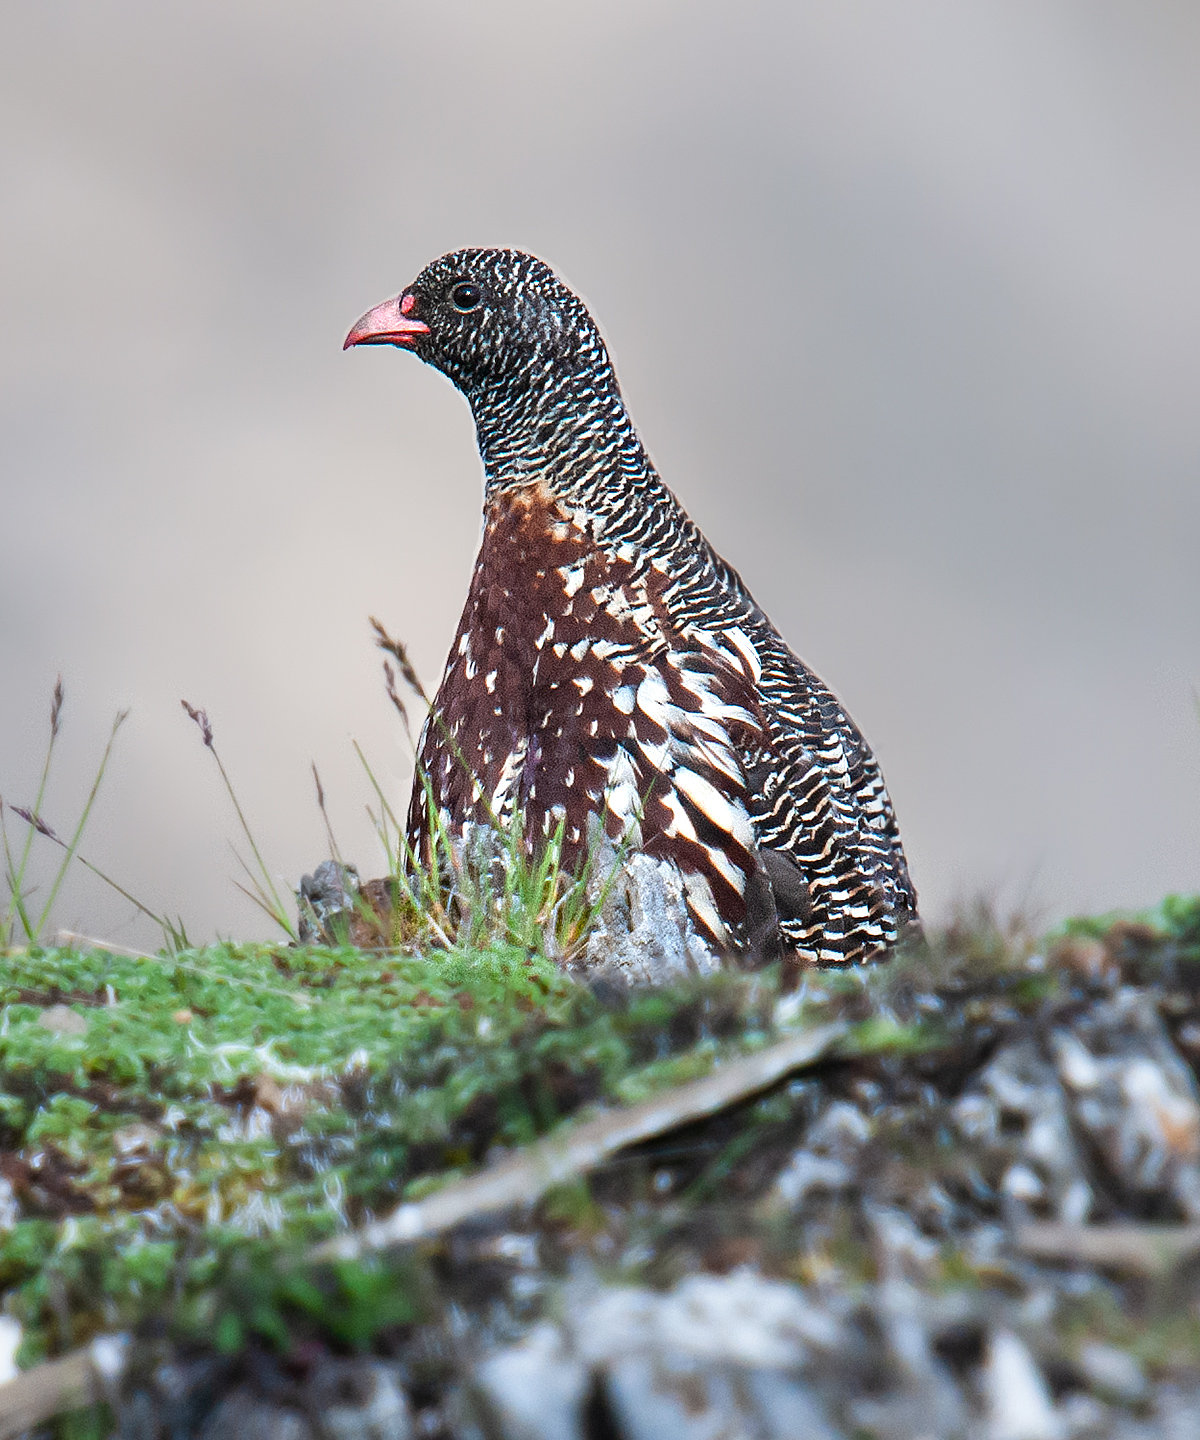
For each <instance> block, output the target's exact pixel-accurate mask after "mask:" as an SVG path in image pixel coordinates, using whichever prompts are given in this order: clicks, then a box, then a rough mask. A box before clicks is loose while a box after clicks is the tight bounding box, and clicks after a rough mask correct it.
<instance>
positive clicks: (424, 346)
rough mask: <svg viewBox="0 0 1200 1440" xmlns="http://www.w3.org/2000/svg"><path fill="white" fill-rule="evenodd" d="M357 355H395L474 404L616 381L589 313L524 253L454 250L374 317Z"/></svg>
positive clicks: (360, 332)
mask: <svg viewBox="0 0 1200 1440" xmlns="http://www.w3.org/2000/svg"><path fill="white" fill-rule="evenodd" d="M352 345H395V346H398V347H400V348H401V349H404V350H411V351H413V352H414V354H416V355H418V356H419V357H420V358H421V359H422V360H424V361H425V362H426V363H427V364H429V365H432V366H434V367H435V368H436V369H438V370H441V371H442V372H443V373H444V374H445V375H447V376H449V378H450V379H451V380H452V381H453V382H454V383H455V385H457V386H458V388H459V389H460V390H462V391H464V393H466V394H467V395H468V396H469V397H473V396H477V395H479V393H480V392H481V391H483V392H486V391H488V390H490V389H493V388H507V387H509V386H511V385H512V384H513V383H514V382H516V383H518V384H519V385H520V387H521V388H525V386H526V385H530V386H532V385H536V384H537V382H538V380H539V377H540V378H542V379H544V380H546V381H551V382H552V381H553V380H554V378H556V377H561V376H562V375H564V373H568V372H573V373H578V374H582V375H585V376H588V377H589V378H591V379H593V381H595V382H601V383H603V380H604V379H605V378H607V377H608V376H611V367H610V365H609V360H608V352H607V351H606V349H605V347H604V341H603V340H602V339H601V338H600V333H599V331H598V330H597V329H596V326H595V323H594V322H593V320H592V317H591V316H590V315H589V314H588V311H587V307H586V306H585V305H584V303H583V301H582V300H580V299H579V297H578V296H577V295H574V294H573V293H572V292H571V291H570V290H568V289H567V287H566V286H565V285H564V284H563V283H562V281H561V280H560V279H559V278H558V276H557V275H555V273H554V271H553V270H551V269H550V267H549V266H548V265H547V264H545V263H544V261H541V260H538V259H537V258H536V257H535V256H533V255H526V254H524V253H523V252H522V251H520V250H455V251H454V252H452V253H451V254H449V255H443V256H442V257H441V258H440V259H438V260H434V261H433V262H432V263H431V264H429V265H427V266H426V267H425V269H424V270H422V271H421V273H420V274H419V275H418V276H417V278H416V279H415V280H414V281H413V282H412V284H411V285H409V286H407V287H406V288H405V289H404V290H402V291H401V292H400V294H399V295H397V296H395V298H394V299H391V300H385V301H384V302H383V304H382V305H376V307H375V308H374V309H373V310H368V311H367V313H366V314H365V315H364V316H363V317H362V319H361V320H359V321H358V323H357V324H356V325H355V326H354V328H353V329H352V330H351V331H350V333H349V335H347V336H346V343H345V346H344V347H343V348H344V349H347V350H348V349H349V348H350V347H351V346H352Z"/></svg>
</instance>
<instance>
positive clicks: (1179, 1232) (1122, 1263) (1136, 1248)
mask: <svg viewBox="0 0 1200 1440" xmlns="http://www.w3.org/2000/svg"><path fill="white" fill-rule="evenodd" d="M1015 1245H1016V1248H1017V1249H1018V1250H1019V1251H1020V1252H1021V1254H1023V1255H1028V1256H1029V1257H1030V1258H1031V1259H1033V1260H1049V1261H1056V1260H1057V1261H1060V1262H1061V1263H1062V1264H1064V1265H1084V1266H1088V1267H1092V1266H1094V1267H1095V1268H1097V1269H1100V1270H1112V1271H1116V1272H1118V1273H1121V1274H1126V1275H1143V1276H1146V1277H1148V1278H1161V1277H1163V1276H1165V1275H1169V1274H1171V1272H1172V1271H1174V1270H1177V1269H1178V1268H1179V1266H1180V1265H1183V1264H1186V1263H1187V1262H1188V1261H1189V1260H1192V1259H1194V1258H1195V1257H1196V1256H1197V1255H1200V1225H1069V1224H1064V1223H1061V1222H1059V1221H1054V1220H1047V1221H1040V1222H1037V1223H1033V1224H1029V1225H1024V1226H1022V1227H1021V1229H1020V1230H1018V1231H1017V1234H1016V1237H1015Z"/></svg>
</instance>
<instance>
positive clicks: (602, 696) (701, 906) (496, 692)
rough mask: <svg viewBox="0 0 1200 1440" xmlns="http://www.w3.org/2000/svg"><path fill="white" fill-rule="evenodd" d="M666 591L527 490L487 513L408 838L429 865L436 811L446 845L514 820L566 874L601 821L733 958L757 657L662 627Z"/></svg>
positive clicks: (756, 865) (761, 740) (747, 850)
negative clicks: (677, 879)
mask: <svg viewBox="0 0 1200 1440" xmlns="http://www.w3.org/2000/svg"><path fill="white" fill-rule="evenodd" d="M667 578H668V577H666V576H665V574H664V573H663V572H662V570H660V569H656V568H655V566H654V565H653V564H652V563H650V562H649V561H648V560H647V559H646V558H645V557H644V555H641V554H640V553H639V552H637V551H636V550H634V549H633V547H629V546H620V545H618V546H616V547H612V548H610V547H607V546H605V545H604V543H603V536H602V535H601V536H600V537H598V538H597V537H595V536H594V535H593V534H592V533H590V531H589V529H588V520H587V519H586V518H584V517H578V516H574V515H572V514H571V513H570V512H568V511H567V510H565V509H564V508H563V507H561V506H560V505H559V504H557V503H556V502H555V501H554V500H553V499H552V498H551V497H550V496H549V495H548V494H547V493H546V492H545V491H544V490H543V489H542V488H541V487H540V486H538V485H530V486H526V487H522V488H520V489H517V490H514V491H508V492H505V493H502V494H501V495H500V496H498V497H496V498H495V499H494V500H493V501H492V503H491V505H490V506H489V509H488V512H487V516H486V523H485V529H484V536H483V541H482V544H481V546H480V551H479V556H478V559H477V562H476V566H475V573H474V576H473V579H472V583H471V589H470V593H469V595H468V597H467V603H466V607H465V609H464V610H463V615H462V620H461V621H460V624H459V629H458V634H457V636H456V639H455V642H454V646H453V648H452V649H451V653H450V658H449V660H448V662H447V667H446V672H445V675H444V677H443V679H442V684H441V687H440V689H439V691H438V695H437V699H436V700H435V702H434V709H433V713H432V715H431V717H430V719H429V721H428V722H427V724H426V727H425V730H424V733H423V736H422V740H421V747H420V763H421V766H422V767H423V770H424V773H425V774H426V775H427V777H428V781H429V790H428V794H427V793H426V791H425V789H424V788H423V787H422V786H417V787H416V788H415V789H414V796H413V805H412V809H411V812H410V816H409V830H410V835H409V839H410V843H411V844H412V845H413V847H414V851H415V852H416V853H417V854H418V855H420V856H422V858H423V859H424V860H425V861H426V862H428V860H429V845H430V831H431V825H430V815H429V813H428V810H429V807H428V799H429V797H430V796H431V797H432V800H433V803H434V806H435V807H436V809H437V810H438V812H440V815H441V819H442V822H443V823H444V824H445V825H446V827H447V828H448V829H450V830H451V832H452V833H455V832H459V831H461V829H462V827H463V826H464V825H465V824H470V823H480V824H496V823H498V824H499V825H501V826H508V825H509V824H510V823H511V821H512V817H513V815H514V814H515V813H516V812H518V811H519V812H520V814H521V816H522V824H523V827H524V833H525V834H526V836H527V837H529V838H530V840H531V843H536V839H537V837H539V836H544V835H547V834H549V833H552V832H553V831H554V830H555V829H556V828H557V827H558V826H559V825H560V824H561V825H562V827H563V842H564V847H563V848H564V860H565V863H566V864H567V865H568V866H571V867H576V866H578V865H579V864H581V863H582V862H583V860H584V858H585V856H586V853H587V848H588V845H589V840H590V838H591V837H592V836H594V834H595V829H596V827H595V823H594V822H592V824H591V825H589V816H597V817H600V819H601V820H602V823H603V827H604V829H605V831H606V833H607V834H608V836H609V837H610V839H612V840H614V841H616V842H620V841H621V840H623V839H628V840H629V841H630V842H631V843H632V844H634V845H636V846H637V847H638V848H639V849H642V850H645V851H647V852H648V853H650V854H653V855H658V856H661V857H663V858H668V859H671V860H673V861H675V862H676V863H677V864H678V865H679V867H680V870H681V873H682V874H683V875H684V878H685V883H686V884H687V887H688V894H689V900H690V902H691V908H692V910H693V913H694V915H695V917H696V918H697V920H698V921H699V922H700V923H701V925H702V926H703V927H704V929H706V930H707V931H708V932H709V935H710V937H711V938H712V939H713V941H714V942H715V943H717V944H718V945H721V946H725V945H728V944H736V943H743V942H744V933H743V932H744V930H745V927H746V923H747V902H748V900H750V901H751V904H753V901H754V897H755V896H756V895H757V893H758V892H759V891H761V890H762V888H763V879H762V863H761V861H760V859H759V858H758V855H757V849H756V845H755V841H754V836H753V832H752V827H751V823H750V819H749V815H748V812H747V804H746V771H747V769H750V768H753V767H754V766H755V765H756V764H758V763H760V762H761V759H762V757H763V754H764V750H765V749H766V748H768V747H767V742H766V740H765V734H766V726H765V723H764V720H763V716H762V713H761V710H760V705H759V701H758V699H757V696H756V693H755V679H756V675H755V673H754V658H755V657H754V652H753V650H752V649H751V648H750V646H749V645H748V643H747V644H746V645H745V646H744V647H742V648H740V647H739V645H738V643H737V637H736V634H735V635H734V637H733V638H732V639H731V638H730V636H729V635H728V634H722V635H712V634H709V633H707V632H705V631H702V630H695V631H693V632H691V633H689V632H688V631H686V630H684V631H681V630H680V629H679V628H678V627H677V626H675V625H673V624H672V621H671V618H670V616H669V614H668V612H667V608H666V604H665V602H664V599H663V591H664V589H665V587H666V584H667ZM767 893H768V895H769V890H768V892H767Z"/></svg>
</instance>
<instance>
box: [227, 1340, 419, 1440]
mask: <svg viewBox="0 0 1200 1440" xmlns="http://www.w3.org/2000/svg"><path fill="white" fill-rule="evenodd" d="M412 1434H413V1424H412V1413H411V1411H410V1409H409V1404H408V1397H407V1396H406V1395H405V1393H404V1391H403V1389H402V1388H401V1386H400V1385H399V1383H398V1381H397V1379H396V1376H395V1373H394V1372H393V1370H392V1368H391V1367H390V1366H387V1365H384V1364H381V1363H379V1362H377V1361H371V1360H330V1361H327V1362H325V1363H324V1364H323V1365H322V1366H321V1367H320V1369H319V1370H318V1371H317V1373H316V1375H315V1376H314V1377H313V1379H312V1381H311V1382H310V1383H309V1384H308V1385H306V1386H304V1387H303V1389H302V1390H301V1391H299V1392H298V1393H297V1394H295V1395H293V1396H289V1397H288V1398H287V1400H280V1399H277V1398H274V1397H272V1396H265V1395H263V1394H262V1393H260V1391H259V1390H258V1389H257V1388H256V1387H255V1386H253V1385H249V1384H243V1385H239V1386H237V1387H236V1389H234V1390H232V1391H231V1392H230V1393H229V1394H228V1395H227V1396H226V1397H225V1399H224V1400H222V1401H221V1403H220V1404H219V1405H218V1406H217V1408H216V1409H215V1410H214V1411H213V1413H212V1414H211V1415H210V1416H209V1417H208V1420H207V1421H206V1422H205V1424H204V1425H203V1427H202V1429H201V1430H200V1440H411V1437H412Z"/></svg>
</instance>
